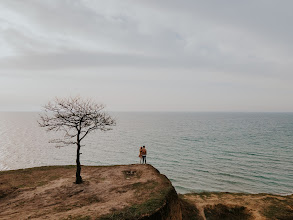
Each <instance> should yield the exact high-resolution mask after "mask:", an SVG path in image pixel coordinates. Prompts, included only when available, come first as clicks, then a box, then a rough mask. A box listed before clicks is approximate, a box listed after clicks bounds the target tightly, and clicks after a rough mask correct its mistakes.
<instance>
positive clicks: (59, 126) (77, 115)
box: [38, 97, 115, 184]
mask: <svg viewBox="0 0 293 220" xmlns="http://www.w3.org/2000/svg"><path fill="white" fill-rule="evenodd" d="M103 109H104V106H103V105H101V104H97V103H95V102H93V101H92V100H83V99H81V98H80V97H75V98H72V97H71V98H63V99H59V98H55V100H54V101H52V102H49V103H48V104H47V105H45V106H44V110H45V113H44V114H43V115H40V120H39V121H38V123H39V125H40V126H41V127H45V128H47V131H61V132H63V134H64V138H62V139H54V140H51V141H50V143H57V144H59V145H58V146H57V147H62V146H66V145H71V144H74V145H75V144H76V146H77V152H76V180H75V183H76V184H80V183H82V178H81V175H80V172H81V166H80V154H81V153H80V148H81V141H82V140H83V139H84V138H85V137H86V136H87V135H88V134H89V133H91V132H92V131H95V130H102V131H108V130H111V126H114V125H115V120H114V119H113V118H112V117H111V116H110V115H109V114H107V113H106V112H105V111H103Z"/></svg>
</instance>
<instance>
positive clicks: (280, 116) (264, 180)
mask: <svg viewBox="0 0 293 220" xmlns="http://www.w3.org/2000/svg"><path fill="white" fill-rule="evenodd" d="M112 115H114V116H115V117H116V118H117V126H116V127H114V129H113V130H112V131H108V132H95V133H92V134H90V136H88V138H87V139H85V142H84V143H83V144H84V146H83V147H82V155H81V163H82V164H83V165H112V164H130V163H131V164H132V163H138V162H139V158H138V149H139V147H140V146H142V145H145V146H146V148H147V150H148V156H147V162H148V163H150V164H152V165H154V166H155V167H156V168H157V169H159V171H160V172H161V173H163V174H165V175H166V176H167V177H168V178H169V179H170V180H171V181H172V183H173V185H174V186H175V188H176V190H177V191H178V192H179V193H187V192H200V191H227V192H228V191H229V192H247V193H274V194H292V193H293V113H163V112H161V113H146V112H124V113H122V112H120V113H118V112H113V113H112ZM37 118H38V114H37V113H19V112H18V113H5V112H1V113H0V139H1V144H0V170H10V169H20V168H27V167H34V166H45V165H63V164H74V163H75V152H76V151H75V146H67V147H64V148H55V147H54V145H52V144H49V143H48V140H49V139H50V138H54V137H56V136H57V134H55V133H51V134H48V133H46V132H45V131H44V130H43V129H42V128H40V127H38V124H37V122H36V120H37Z"/></svg>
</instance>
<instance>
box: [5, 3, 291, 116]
mask: <svg viewBox="0 0 293 220" xmlns="http://www.w3.org/2000/svg"><path fill="white" fill-rule="evenodd" d="M292 9H293V1H291V0H288V1H286V0H282V1H278V0H275V1H271V0H247V1H242V0H229V1H228V0H223V1H219V0H213V1H206V0H201V1H196V0H184V1H182V0H177V1H173V0H165V1H164V0H162V1H160V0H117V1H113V0H104V1H95V0H0V102H1V105H0V110H2V111H10V110H16V111H19V110H25V111H30V110H39V109H40V107H41V106H43V105H44V104H46V102H47V101H48V100H50V99H52V98H54V97H55V96H58V97H67V96H70V95H71V96H75V95H80V96H82V97H90V98H93V99H95V100H97V101H99V102H102V103H104V104H106V105H107V107H108V108H107V109H108V110H111V111H290V112H292V111H293V97H292V96H293V28H292V27H293V13H292Z"/></svg>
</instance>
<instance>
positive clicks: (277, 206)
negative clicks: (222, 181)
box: [183, 193, 293, 220]
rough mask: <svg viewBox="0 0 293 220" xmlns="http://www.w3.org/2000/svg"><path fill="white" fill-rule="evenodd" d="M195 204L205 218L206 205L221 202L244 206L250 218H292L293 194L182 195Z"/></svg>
mask: <svg viewBox="0 0 293 220" xmlns="http://www.w3.org/2000/svg"><path fill="white" fill-rule="evenodd" d="M183 198H184V199H187V200H188V201H190V202H191V203H192V204H194V205H195V206H196V208H197V209H198V211H199V213H200V215H201V217H202V218H203V219H204V220H205V219H206V217H205V214H204V209H205V207H207V206H215V205H217V204H222V205H224V206H227V207H230V208H232V207H236V206H238V207H245V208H246V210H247V211H248V212H249V213H250V214H251V218H250V219H257V220H267V219H288V220H289V219H293V195H290V196H278V195H269V194H241V193H200V194H186V195H183Z"/></svg>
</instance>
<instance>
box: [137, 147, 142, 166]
mask: <svg viewBox="0 0 293 220" xmlns="http://www.w3.org/2000/svg"><path fill="white" fill-rule="evenodd" d="M138 157H139V163H141V161H142V147H140V149H139V155H138Z"/></svg>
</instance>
